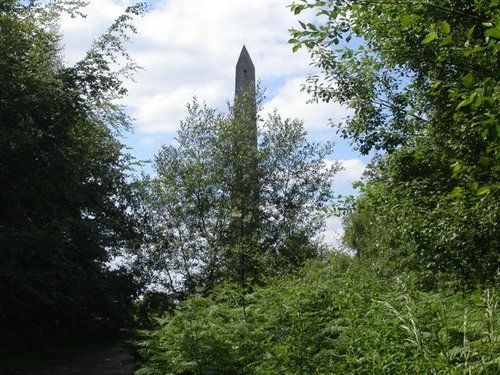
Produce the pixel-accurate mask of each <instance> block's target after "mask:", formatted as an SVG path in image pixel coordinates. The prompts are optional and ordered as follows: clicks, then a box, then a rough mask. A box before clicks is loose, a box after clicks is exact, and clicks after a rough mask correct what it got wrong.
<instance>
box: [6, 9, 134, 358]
mask: <svg viewBox="0 0 500 375" xmlns="http://www.w3.org/2000/svg"><path fill="white" fill-rule="evenodd" d="M80 5H81V4H80V3H79V2H62V1H58V2H51V3H48V4H39V3H38V2H24V1H15V0H10V1H3V2H2V4H1V5H0V30H1V33H0V244H1V246H0V254H1V255H0V256H1V259H2V261H1V262H0V300H1V305H0V327H1V328H0V331H1V333H0V343H1V346H2V348H3V349H6V348H8V347H10V348H11V349H13V348H15V347H16V345H17V344H18V343H23V341H24V345H27V343H29V342H32V343H33V345H34V346H35V345H36V346H39V345H40V343H41V342H44V341H45V342H48V338H50V341H51V342H52V343H55V342H57V340H58V339H61V340H62V339H69V338H71V339H73V340H74V338H75V336H79V337H80V338H83V339H84V338H86V336H93V335H100V334H101V335H102V334H103V333H105V332H109V333H111V332H116V330H117V328H119V327H120V326H121V325H123V324H124V323H126V321H127V320H128V319H130V316H131V315H130V312H131V310H130V307H131V303H132V300H133V297H134V296H135V295H136V293H137V286H136V285H135V282H134V281H133V277H132V275H131V274H130V273H128V272H126V271H125V270H124V269H120V268H118V269H115V270H111V269H110V267H109V264H108V262H109V260H110V259H111V257H112V255H116V254H118V253H119V252H120V251H122V250H123V249H126V248H127V247H130V246H132V245H131V244H132V241H133V240H134V239H135V238H136V235H137V234H136V231H135V229H134V224H133V223H132V221H131V217H130V215H129V214H128V212H130V210H129V208H130V207H131V204H132V203H131V202H132V197H133V194H132V191H131V189H130V187H129V184H128V182H127V170H128V169H129V167H130V165H131V157H130V156H129V155H127V154H126V153H124V152H123V145H122V144H121V143H120V142H119V141H118V140H117V138H116V136H115V134H116V131H117V130H120V129H125V128H127V127H129V121H128V119H127V116H125V114H124V113H123V111H122V109H121V108H120V107H119V106H117V105H116V104H114V102H113V99H114V98H117V97H120V96H122V95H123V94H125V90H124V88H123V86H122V84H121V79H120V77H119V75H117V73H116V72H115V71H114V70H113V69H112V68H111V67H112V63H113V56H115V57H118V55H117V54H120V53H122V52H123V56H125V57H127V55H126V52H125V50H124V46H123V41H124V36H125V34H123V33H124V32H125V31H126V30H127V29H129V28H130V27H131V24H130V21H131V19H132V16H133V15H135V14H139V13H140V12H141V11H142V10H141V6H136V7H132V8H129V10H127V12H126V13H125V14H124V16H122V17H121V18H119V19H118V20H117V22H116V23H115V24H113V25H112V26H111V27H110V28H109V30H108V31H107V33H106V34H105V35H103V36H102V37H101V38H100V39H98V40H96V41H95V43H94V44H93V46H92V47H91V49H90V50H89V52H88V53H87V55H86V57H85V58H84V59H83V60H82V61H80V62H79V63H77V64H76V65H75V66H71V67H67V66H65V65H64V64H63V62H62V58H61V47H60V36H59V35H58V34H57V33H56V32H54V31H53V30H55V26H54V25H55V22H56V21H57V19H58V17H59V16H60V14H61V12H63V11H68V12H70V13H72V14H76V13H78V12H79V10H78V9H79V6H80ZM129 68H133V66H130V67H129ZM129 71H130V70H129ZM27 346H29V344H28V345H27Z"/></svg>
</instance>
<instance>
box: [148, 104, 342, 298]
mask: <svg viewBox="0 0 500 375" xmlns="http://www.w3.org/2000/svg"><path fill="white" fill-rule="evenodd" d="M261 125H262V129H263V130H262V133H261V134H260V136H259V146H258V149H257V148H256V147H255V144H253V142H251V141H249V139H250V140H251V138H252V137H251V135H248V134H246V133H245V132H248V131H249V130H248V129H249V128H248V126H247V123H246V121H242V120H241V116H234V115H233V112H232V111H231V110H230V113H229V114H222V113H219V112H218V111H216V110H213V109H210V108H207V107H205V106H203V105H200V104H199V103H198V102H196V101H194V103H193V104H191V105H189V106H188V117H187V118H186V120H184V121H183V122H182V123H181V129H180V131H179V133H178V137H177V143H178V144H177V145H175V146H164V147H163V148H162V150H161V151H160V152H159V154H158V155H157V157H156V160H155V164H156V165H155V166H156V172H157V176H156V177H155V178H153V179H151V180H150V181H147V182H146V186H147V189H148V191H149V201H148V205H149V207H150V208H151V223H152V228H151V234H150V237H149V241H148V243H147V245H146V246H147V249H145V252H144V256H145V258H146V259H149V262H150V264H151V266H152V268H153V269H155V270H156V271H157V272H158V274H157V275H158V276H159V277H160V278H162V283H163V285H165V286H166V287H168V288H169V289H170V290H171V291H177V292H181V291H183V290H184V291H187V292H193V291H195V290H197V288H199V290H209V289H211V288H212V287H213V286H214V285H216V284H217V283H218V282H220V281H221V279H223V278H225V277H229V278H230V279H232V280H237V281H238V282H239V283H240V284H244V283H245V282H247V281H249V282H252V281H257V280H258V279H259V278H260V277H261V276H262V275H265V274H271V273H278V272H281V271H283V270H286V269H289V268H293V267H296V266H297V265H300V264H302V263H303V262H304V260H305V259H307V258H310V257H314V256H316V255H317V252H318V247H317V245H316V244H315V242H314V240H313V237H314V235H315V234H317V233H318V231H319V230H320V229H321V227H322V226H323V222H324V221H323V219H322V218H321V217H319V215H317V213H318V212H321V211H322V210H324V209H325V208H326V207H327V205H328V203H329V201H330V200H331V197H332V195H331V179H332V176H333V174H334V173H335V172H336V171H337V170H338V166H337V165H333V166H331V167H328V166H326V164H325V161H324V157H325V155H327V154H328V153H329V152H330V151H331V146H330V145H325V146H322V145H319V144H316V143H310V142H309V141H307V139H306V133H305V131H304V129H303V126H302V123H301V122H299V121H296V120H294V121H292V120H288V119H286V120H283V119H281V117H280V116H279V115H277V114H276V113H275V114H272V115H270V116H269V118H268V119H266V120H264V121H263V123H262V124H261ZM242 139H243V140H244V141H242ZM254 189H255V190H256V191H255V190H254ZM298 244H300V246H298ZM179 278H182V279H181V280H179ZM176 286H178V287H180V288H179V289H178V290H177V289H176Z"/></svg>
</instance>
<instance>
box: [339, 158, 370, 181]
mask: <svg viewBox="0 0 500 375" xmlns="http://www.w3.org/2000/svg"><path fill="white" fill-rule="evenodd" d="M337 161H339V162H340V163H341V164H342V167H343V169H342V170H341V171H340V172H338V173H337V174H336V175H335V178H334V182H335V185H339V184H349V185H351V184H352V183H353V182H354V181H357V180H359V179H360V178H361V176H362V175H363V172H364V171H365V168H366V164H365V163H364V162H363V161H362V160H360V159H339V160H337Z"/></svg>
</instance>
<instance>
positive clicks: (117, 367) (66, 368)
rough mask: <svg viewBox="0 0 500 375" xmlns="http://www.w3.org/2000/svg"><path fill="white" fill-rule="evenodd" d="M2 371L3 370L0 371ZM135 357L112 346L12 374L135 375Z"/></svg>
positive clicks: (124, 350)
mask: <svg viewBox="0 0 500 375" xmlns="http://www.w3.org/2000/svg"><path fill="white" fill-rule="evenodd" d="M0 372H1V371H0ZM134 372H135V359H134V357H133V356H132V355H131V354H130V352H129V351H128V350H127V349H125V348H122V347H112V348H106V349H101V350H98V351H94V352H90V353H86V354H83V355H81V356H79V357H75V358H71V359H65V360H57V361H53V362H51V363H49V364H47V365H45V366H43V367H40V368H36V369H24V370H17V371H14V372H11V373H9V374H12V375H21V374H22V375H133V374H134Z"/></svg>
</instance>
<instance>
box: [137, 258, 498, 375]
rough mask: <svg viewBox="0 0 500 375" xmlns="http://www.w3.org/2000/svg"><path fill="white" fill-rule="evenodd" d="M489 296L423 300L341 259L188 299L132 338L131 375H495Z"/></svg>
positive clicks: (410, 287) (427, 296)
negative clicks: (136, 351)
mask: <svg viewBox="0 0 500 375" xmlns="http://www.w3.org/2000/svg"><path fill="white" fill-rule="evenodd" d="M498 301H499V293H498V289H496V288H490V289H486V290H482V291H481V290H477V291H473V292H468V293H459V292H452V291H434V292H423V291H420V290H419V289H418V288H416V287H415V282H414V281H413V280H412V279H411V277H401V278H394V279H391V280H387V279H385V278H382V277H379V276H377V275H376V274H375V273H373V272H372V271H371V268H370V267H368V266H366V265H364V264H361V263H360V262H357V261H356V260H352V259H351V258H349V257H347V256H343V255H337V256H334V257H332V259H331V260H330V261H328V262H313V263H310V264H309V265H308V266H307V267H305V268H304V269H303V270H302V271H301V272H300V273H299V274H297V275H295V276H289V275H288V276H286V277H281V278H273V279H272V280H269V283H268V284H267V286H265V287H258V288H256V289H254V290H253V291H252V292H248V291H244V290H241V289H239V288H237V287H236V286H234V285H231V284H224V285H221V286H219V287H218V288H216V289H215V290H214V291H213V292H212V293H211V294H210V295H209V296H207V297H201V296H195V297H192V298H190V299H188V300H186V301H185V302H183V303H182V304H180V306H179V307H178V309H177V310H176V311H175V313H174V314H171V315H166V316H164V317H162V318H161V319H159V321H158V323H159V329H157V330H153V331H144V332H142V334H143V335H145V337H146V338H145V339H144V340H143V341H142V342H140V343H139V346H140V354H141V356H142V357H143V366H142V368H141V369H140V370H139V371H138V372H137V375H157V374H158V375H160V374H162V375H165V374H199V375H201V374H222V375H223V374H499V373H500V328H499V327H500V321H499V320H500V317H499V314H498V308H499V306H498Z"/></svg>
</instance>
